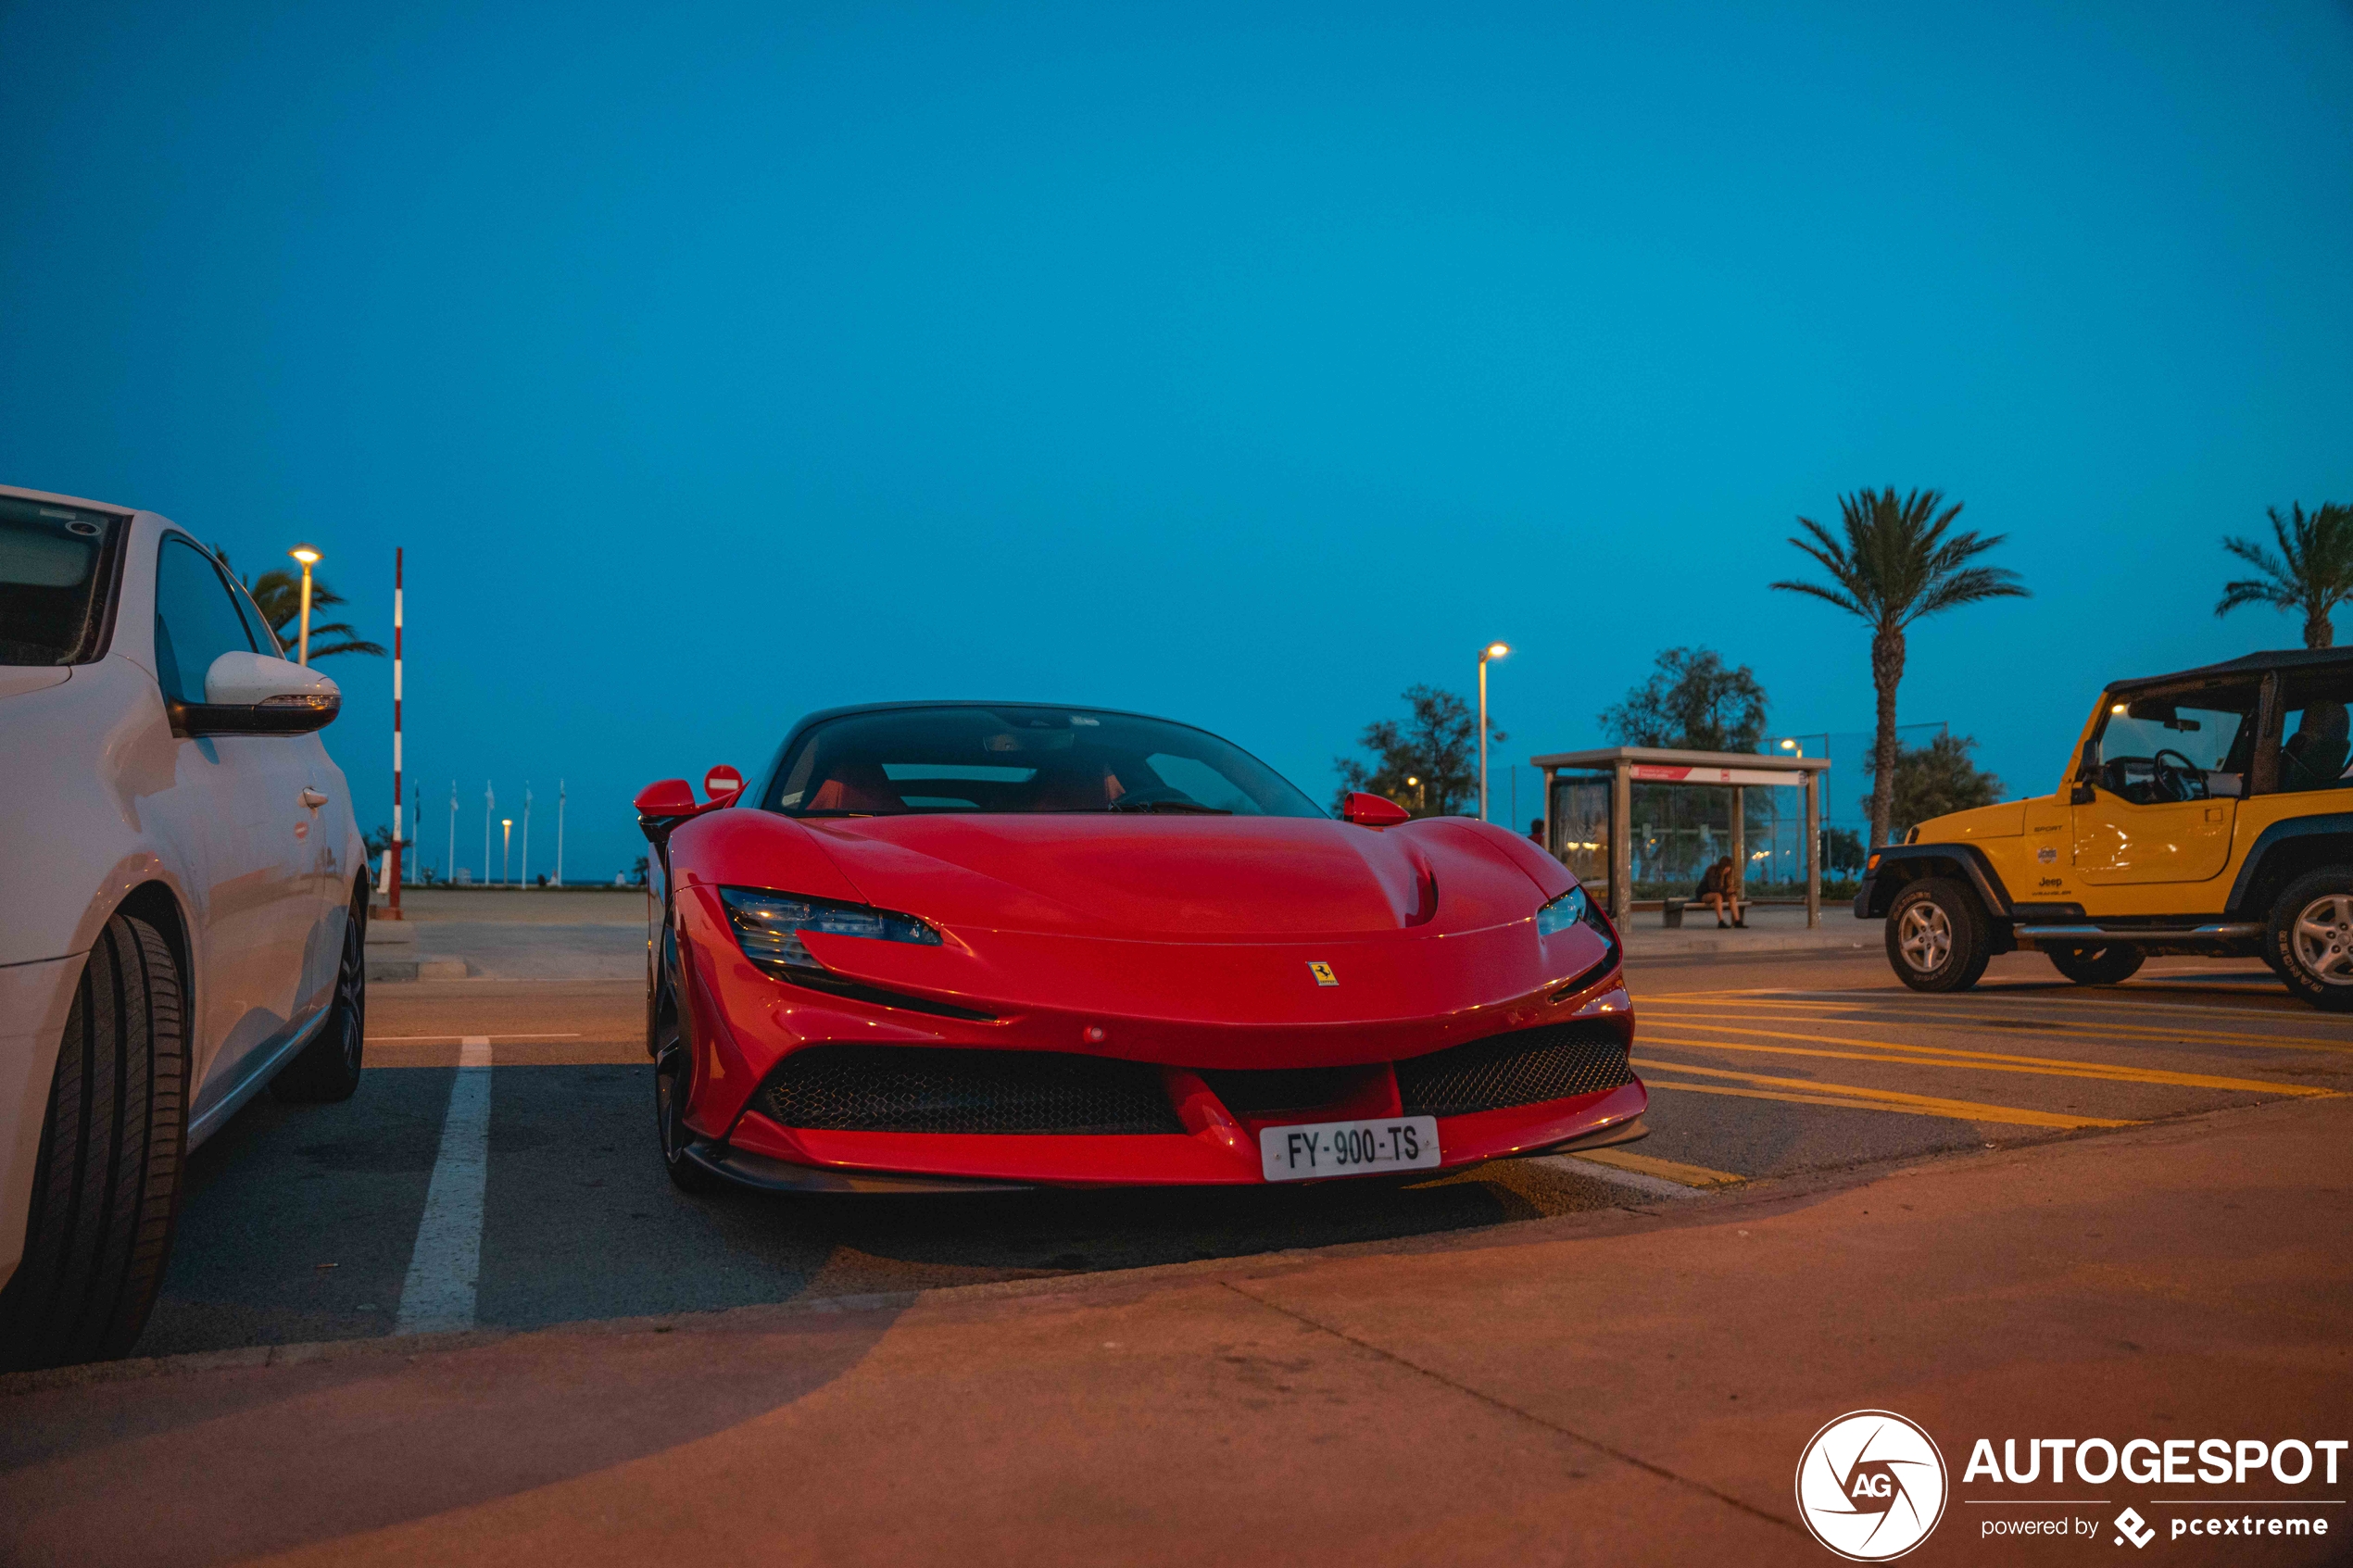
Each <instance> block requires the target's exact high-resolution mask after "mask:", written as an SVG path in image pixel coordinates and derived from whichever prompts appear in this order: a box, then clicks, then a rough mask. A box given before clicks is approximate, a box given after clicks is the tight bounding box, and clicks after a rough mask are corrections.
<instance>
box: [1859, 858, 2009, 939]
mask: <svg viewBox="0 0 2353 1568" xmlns="http://www.w3.org/2000/svg"><path fill="white" fill-rule="evenodd" d="M1924 876H1955V877H1959V878H1961V879H1962V880H1963V881H1965V882H1967V883H1968V884H1969V885H1970V886H1971V887H1973V888H1975V889H1976V890H1977V897H1978V901H1979V902H1980V903H1982V904H1983V905H1984V906H1985V912H1986V914H1987V915H1988V916H1990V917H1992V919H1993V922H1994V931H1995V939H1996V940H1997V941H1998V942H2000V943H2002V944H2005V945H2007V942H2008V940H2009V917H2010V896H2009V893H2008V891H2007V889H2005V888H2004V887H2003V886H2002V878H2001V876H2000V874H1999V873H1998V872H1995V871H1994V867H1993V865H1992V864H1991V863H1990V862H1989V861H1988V860H1987V859H1985V856H1984V854H1983V853H1982V851H1980V850H1979V849H1978V847H1976V846H1975V845H1973V844H1891V845H1888V846H1887V847H1885V848H1883V849H1881V850H1880V851H1879V864H1878V865H1877V866H1876V867H1874V868H1873V869H1872V871H1871V873H1870V874H1869V876H1867V877H1865V878H1864V879H1863V885H1862V886H1861V887H1860V888H1858V889H1856V894H1855V918H1856V920H1882V919H1884V918H1886V915H1887V910H1888V907H1889V906H1890V905H1892V904H1894V902H1895V896H1896V895H1897V894H1898V893H1901V892H1902V891H1903V890H1904V884H1906V883H1908V882H1916V881H1918V880H1919V878H1921V877H1924Z"/></svg>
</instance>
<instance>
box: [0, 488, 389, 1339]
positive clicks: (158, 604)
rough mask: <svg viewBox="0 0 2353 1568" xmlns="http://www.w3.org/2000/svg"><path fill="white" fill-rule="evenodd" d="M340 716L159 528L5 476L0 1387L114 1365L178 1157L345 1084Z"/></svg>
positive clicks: (261, 624)
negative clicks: (237, 1125)
mask: <svg viewBox="0 0 2353 1568" xmlns="http://www.w3.org/2000/svg"><path fill="white" fill-rule="evenodd" d="M341 702H342V696H341V694H340V693H339V692H338V691H337V690H336V687H335V684H334V683H333V681H330V680H328V679H327V678H326V677H324V676H322V675H319V674H317V673H315V672H314V671H309V670H307V669H305V668H303V667H302V666H300V665H298V664H294V663H291V662H289V661H287V660H286V659H284V658H283V657H282V652H281V649H280V648H279V646H278V642H277V639H276V638H275V637H274V636H272V635H271V631H270V628H269V625H268V623H267V622H265V621H263V619H262V616H261V612H260V611H259V609H258V608H256V607H255V605H254V603H253V600H252V599H251V598H250V597H249V596H247V595H246V593H245V588H244V586H243V585H242V584H241V583H238V581H237V580H236V578H235V577H234V576H233V575H231V574H230V573H229V572H227V571H223V570H222V569H221V566H220V562H218V561H217V560H216V559H215V558H213V556H212V553H211V552H210V551H208V550H207V549H206V548H205V547H204V546H202V545H200V544H198V543H197V542H196V541H195V539H193V538H191V537H189V536H188V535H187V534H186V533H182V532H181V531H180V530H179V529H177V528H174V527H173V526H172V525H171V523H170V521H167V520H165V519H163V518H160V517H157V516H156V515H155V514H154V513H153V512H143V511H134V510H132V509H130V508H123V507H110V506H105V505H102V504H100V503H97V502H94V501H80V500H75V499H73V498H72V497H70V496H64V495H44V494H42V493H41V492H38V491H31V490H18V489H11V488H8V487H6V486H0V1370H7V1369H15V1368H24V1367H37V1366H52V1365H58V1364H62V1363H65V1362H69V1361H91V1360H95V1359H99V1358H102V1357H107V1356H120V1355H122V1354H124V1353H125V1352H127V1351H128V1350H129V1349H130V1348H131V1346H132V1342H133V1341H134V1340H136V1339H137V1338H138V1336H139V1331H140V1329H141V1328H142V1327H143V1326H144V1325H145V1323H146V1320H147V1312H148V1310H149V1309H150V1308H151V1307H152V1306H153V1304H154V1301H155V1297H156V1290H157V1286H158V1285H160V1283H161V1282H162V1278H163V1270H164V1262H165V1259H166V1258H167V1256H168V1255H169V1253H170V1246H171V1225H172V1218H173V1215H174V1214H175V1213H176V1212H177V1210H178V1208H179V1198H180V1174H181V1170H182V1165H183V1164H184V1163H185V1160H186V1157H187V1154H188V1151H189V1150H190V1149H192V1148H195V1146H196V1145H197V1144H198V1143H200V1142H202V1141H203V1140H204V1138H205V1136H206V1135H207V1134H208V1133H211V1132H212V1131H214V1130H215V1129H217V1128H218V1127H220V1125H221V1124H222V1123H224V1122H226V1121H227V1120H228V1119H229V1117H230V1115H231V1114H232V1113H233V1112H234V1111H235V1110H236V1109H237V1108H238V1107H239V1106H240V1105H243V1104H244V1103H245V1101H246V1100H247V1099H249V1098H252V1097H253V1096H254V1095H255V1094H256V1093H257V1092H258V1091H259V1090H260V1089H261V1088H262V1087H263V1085H270V1086H271V1088H272V1089H273V1090H274V1092H275V1093H276V1094H277V1095H278V1097H279V1098H282V1099H289V1100H333V1099H343V1098H348V1097H349V1096H350V1094H351V1092H352V1091H353V1090H354V1089H355V1088H357V1087H358V1086H359V1054H360V1046H361V1040H362V1035H363V1028H362V1022H363V1020H362V1012H363V1010H364V1008H365V1006H366V1001H367V997H366V991H365V985H366V977H367V964H366V954H365V951H364V948H363V947H362V944H363V943H364V942H365V940H366V931H367V918H368V882H367V859H366V850H365V847H364V845H363V843H362V840H361V838H360V835H359V830H358V827H357V825H356V824H355V822H354V821H353V817H352V811H351V801H350V790H349V788H348V786H347V785H346V784H345V782H344V776H343V771H342V770H340V769H339V768H337V767H336V766H335V765H334V763H333V760H331V759H329V758H328V756H327V750H326V747H325V746H322V745H321V744H320V740H319V735H318V733H317V732H318V731H319V730H320V729H321V728H322V727H324V726H325V725H326V724H328V723H329V722H331V721H333V719H334V717H335V713H336V710H337V709H338V708H339V707H340V705H341Z"/></svg>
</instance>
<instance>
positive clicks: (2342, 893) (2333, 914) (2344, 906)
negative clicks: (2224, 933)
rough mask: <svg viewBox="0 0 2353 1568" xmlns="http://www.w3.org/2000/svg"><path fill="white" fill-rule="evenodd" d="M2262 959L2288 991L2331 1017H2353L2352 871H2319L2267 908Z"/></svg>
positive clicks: (2300, 880) (2346, 868) (2327, 868)
mask: <svg viewBox="0 0 2353 1568" xmlns="http://www.w3.org/2000/svg"><path fill="white" fill-rule="evenodd" d="M2263 948H2264V957H2265V959H2266V960H2267V961H2271V963H2272V967H2273V968H2274V969H2276V970H2278V972H2279V976H2280V978H2281V979H2282V980H2284V981H2285V982H2286V983H2287V988H2288V989H2289V990H2291V991H2293V992H2295V993H2296V995H2297V996H2299V997H2303V998H2304V999H2305V1000H2306V1001H2308V1002H2309V1003H2311V1004H2312V1005H2313V1006H2314V1007H2316V1008H2324V1009H2326V1010H2329V1011H2331V1012H2347V1011H2353V866H2322V868H2321V869H2320V870H2319V871H2316V872H2311V873H2309V875H2306V876H2300V877H2298V878H2296V880H2295V881H2294V882H2292V883H2289V884H2288V885H2287V890H2286V891H2285V892H2284V893H2282V894H2281V895H2280V897H2279V901H2278V902H2277V903H2275V904H2273V905H2272V906H2271V922H2270V923H2269V924H2268V925H2267V926H2266V927H2265V929H2264V932H2263Z"/></svg>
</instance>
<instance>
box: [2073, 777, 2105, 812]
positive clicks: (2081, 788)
mask: <svg viewBox="0 0 2353 1568" xmlns="http://www.w3.org/2000/svg"><path fill="white" fill-rule="evenodd" d="M2098 798H2099V797H2098V795H2097V794H2095V792H2094V790H2093V788H2092V784H2091V781H2090V780H2088V779H2086V780H2084V781H2083V782H2082V783H2081V784H2077V785H2076V786H2075V788H2074V790H2073V791H2072V792H2071V793H2070V795H2069V796H2068V797H2067V803H2068V804H2069V805H2070V806H2089V805H2090V804H2091V803H2092V802H2093V801H2095V800H2096V799H2098Z"/></svg>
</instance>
